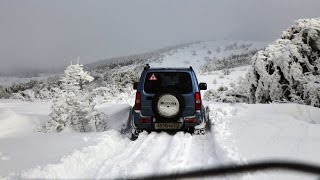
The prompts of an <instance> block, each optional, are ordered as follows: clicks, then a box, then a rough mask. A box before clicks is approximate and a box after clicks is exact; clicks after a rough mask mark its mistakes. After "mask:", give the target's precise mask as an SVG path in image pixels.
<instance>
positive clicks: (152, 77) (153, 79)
mask: <svg viewBox="0 0 320 180" xmlns="http://www.w3.org/2000/svg"><path fill="white" fill-rule="evenodd" d="M149 80H150V81H156V80H158V79H157V77H156V76H155V75H154V74H152V75H151V76H150V78H149Z"/></svg>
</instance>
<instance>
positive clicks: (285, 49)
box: [247, 18, 320, 107]
mask: <svg viewBox="0 0 320 180" xmlns="http://www.w3.org/2000/svg"><path fill="white" fill-rule="evenodd" d="M252 63H253V64H252V68H251V70H250V71H249V73H248V74H247V78H248V83H249V90H248V92H249V98H250V102H251V103H256V102H258V103H268V102H272V101H290V102H296V103H303V104H308V105H312V106H315V107H320V75H319V68H320V18H314V19H301V20H298V21H296V23H295V24H294V25H292V26H291V27H289V29H287V30H286V31H285V32H283V34H282V37H281V39H279V40H277V41H276V42H275V43H274V44H273V45H269V46H268V47H267V48H266V49H265V50H263V51H259V52H258V53H257V54H256V55H255V56H254V57H253V59H252Z"/></svg>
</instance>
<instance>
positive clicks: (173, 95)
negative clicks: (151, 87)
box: [152, 89, 185, 121]
mask: <svg viewBox="0 0 320 180" xmlns="http://www.w3.org/2000/svg"><path fill="white" fill-rule="evenodd" d="M184 108H185V102H184V98H183V96H182V95H181V94H179V93H178V92H177V91H175V90H173V89H165V90H160V91H159V92H158V93H157V94H156V95H155V96H153V98H152V110H153V113H154V114H155V117H156V119H157V120H159V121H172V120H177V119H178V118H179V117H180V116H181V114H182V112H183V110H184Z"/></svg>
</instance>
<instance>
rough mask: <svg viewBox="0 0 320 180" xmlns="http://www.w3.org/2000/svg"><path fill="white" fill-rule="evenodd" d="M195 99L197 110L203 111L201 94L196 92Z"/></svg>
mask: <svg viewBox="0 0 320 180" xmlns="http://www.w3.org/2000/svg"><path fill="white" fill-rule="evenodd" d="M194 99H195V109H196V111H197V110H201V94H200V92H196V93H195V94H194Z"/></svg>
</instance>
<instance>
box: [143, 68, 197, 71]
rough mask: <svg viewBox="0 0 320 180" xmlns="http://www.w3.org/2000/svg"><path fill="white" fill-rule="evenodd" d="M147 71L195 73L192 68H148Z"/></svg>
mask: <svg viewBox="0 0 320 180" xmlns="http://www.w3.org/2000/svg"><path fill="white" fill-rule="evenodd" d="M145 71H152V72H160V71H161V72H179V71H183V72H186V71H193V69H192V67H189V68H146V69H145Z"/></svg>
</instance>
